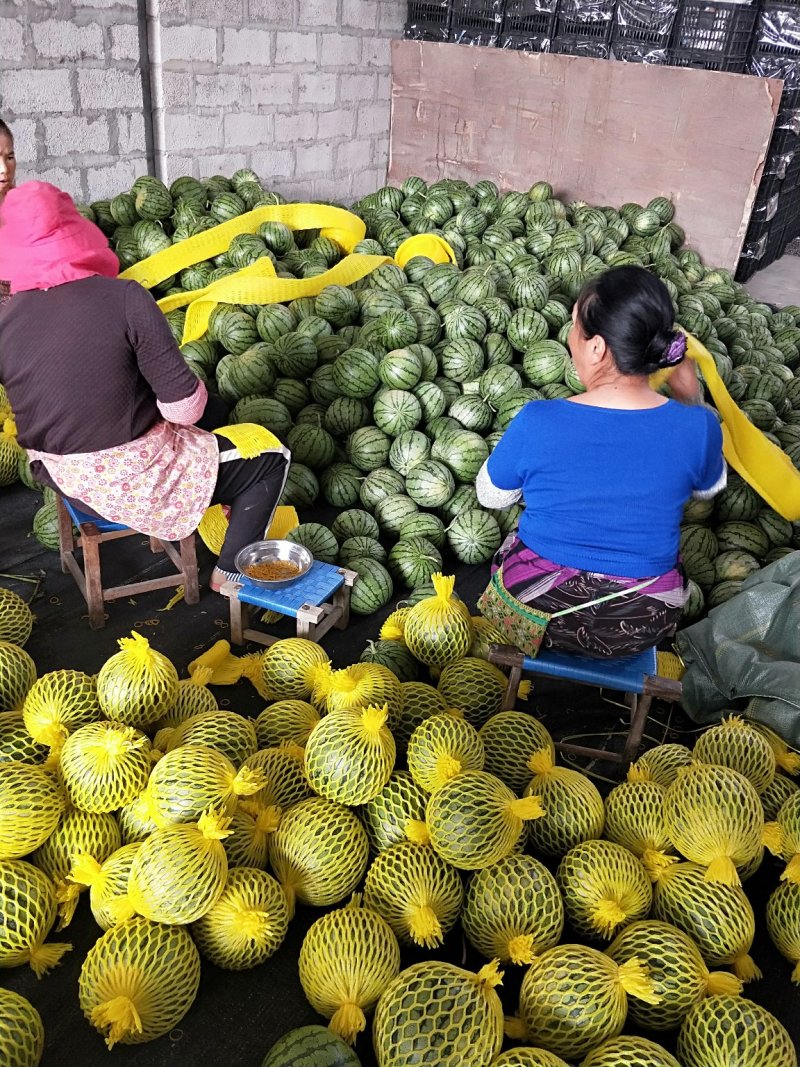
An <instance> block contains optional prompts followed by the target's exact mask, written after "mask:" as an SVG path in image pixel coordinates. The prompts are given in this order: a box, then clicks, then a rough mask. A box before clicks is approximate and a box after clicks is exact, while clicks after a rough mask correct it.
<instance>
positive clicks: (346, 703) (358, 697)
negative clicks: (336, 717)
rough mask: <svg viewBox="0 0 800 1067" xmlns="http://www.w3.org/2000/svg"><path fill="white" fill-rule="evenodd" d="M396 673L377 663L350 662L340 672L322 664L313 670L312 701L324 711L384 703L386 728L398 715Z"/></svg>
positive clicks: (400, 701)
mask: <svg viewBox="0 0 800 1067" xmlns="http://www.w3.org/2000/svg"><path fill="white" fill-rule="evenodd" d="M400 686H401V683H400V681H399V679H398V678H397V676H396V675H395V674H393V673H392V672H391V671H390V670H389V668H388V667H384V666H383V665H382V664H380V663H354V664H352V666H350V667H345V668H344V669H343V670H340V671H331V670H330V669H328V668H327V665H325V667H323V668H321V669H320V670H319V671H318V672H317V685H316V687H315V689H314V700H315V701H316V702H317V703H319V702H321V701H324V707H325V710H326V711H328V712H334V711H356V710H358V709H359V708H367V707H370V706H371V705H372V706H374V707H382V706H383V705H384V704H386V706H387V708H388V712H389V726H390V728H391V727H392V726H393V725H394V723H395V722H397V720H398V718H399V717H400V712H401V708H402V689H401V687H400Z"/></svg>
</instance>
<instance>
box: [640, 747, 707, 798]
mask: <svg viewBox="0 0 800 1067" xmlns="http://www.w3.org/2000/svg"><path fill="white" fill-rule="evenodd" d="M691 762H692V753H691V750H690V749H688V748H687V747H686V745H656V747H655V748H651V749H649V750H648V751H647V752H645V754H644V755H643V756H640V757H639V759H638V760H636V762H635V763H632V764H631V765H630V767H629V768H628V781H629V782H658V784H659V785H663V786H664V788H665V789H667V788H668V787H669V786H671V785H672V783H673V782H674V781H675V779H676V778H677V777H678V771H679V770H680V769H681V768H682V767H688V766H689V765H690V763H691Z"/></svg>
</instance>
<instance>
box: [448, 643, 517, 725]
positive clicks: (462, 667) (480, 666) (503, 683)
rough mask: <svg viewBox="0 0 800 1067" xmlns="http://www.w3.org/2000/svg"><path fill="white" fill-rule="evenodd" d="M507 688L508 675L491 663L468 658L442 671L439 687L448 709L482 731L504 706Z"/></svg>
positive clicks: (457, 661)
mask: <svg viewBox="0 0 800 1067" xmlns="http://www.w3.org/2000/svg"><path fill="white" fill-rule="evenodd" d="M507 685H508V679H507V678H506V676H505V675H504V674H503V672H502V671H501V670H498V668H497V667H495V666H494V665H493V664H492V663H487V662H486V660H485V659H475V658H474V657H472V656H465V657H464V658H463V659H459V660H456V662H455V663H449V664H448V665H447V666H446V667H444V668H443V670H442V673H441V674H440V675H439V682H438V686H437V688H438V690H439V692H440V693H441V694H442V696H443V697H444V699H445V702H446V703H447V706H448V707H450V708H459V709H460V710H461V711H463V713H464V718H465V719H466V720H467V722H470V723H472V725H473V726H475V727H476V728H479V727H481V726H483V724H484V723H485V722H486V720H487V719H488V718H489V717H490V716H492V715H495V714H497V712H498V711H499V710H500V708H501V707H502V704H503V698H504V696H505V694H506V687H507Z"/></svg>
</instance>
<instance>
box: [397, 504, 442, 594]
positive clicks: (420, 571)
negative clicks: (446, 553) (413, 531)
mask: <svg viewBox="0 0 800 1067" xmlns="http://www.w3.org/2000/svg"><path fill="white" fill-rule="evenodd" d="M408 517H409V516H406V518H405V520H404V521H407V519H408ZM401 526H402V523H401ZM441 570H442V556H441V553H440V552H439V549H438V548H437V547H436V545H434V544H433V543H432V542H431V541H428V540H427V539H426V538H425V537H419V536H412V537H405V538H402V539H401V540H399V541H398V542H397V544H396V545H395V546H394V547H393V548H392V550H391V552H390V553H389V571H390V573H391V575H392V577H393V578H394V579H395V581H398V582H402V584H403V585H407V586H410V587H411V588H412V589H413V588H415V587H416V586H418V585H422V583H423V582H428V581H430V579H431V575H433V574H436V573H437V572H441Z"/></svg>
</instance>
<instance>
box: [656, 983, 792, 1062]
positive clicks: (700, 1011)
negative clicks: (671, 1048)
mask: <svg viewBox="0 0 800 1067" xmlns="http://www.w3.org/2000/svg"><path fill="white" fill-rule="evenodd" d="M677 1052H678V1059H679V1060H680V1062H681V1064H682V1065H683V1067H732V1065H733V1064H737V1065H738V1064H741V1065H742V1067H797V1052H796V1051H795V1047H794V1042H793V1041H792V1039H791V1037H790V1036H789V1034H788V1032H787V1031H786V1029H785V1027H784V1026H783V1025H782V1024H781V1023H779V1022H778V1020H777V1019H776V1018H775V1016H774V1015H772V1014H771V1012H768V1011H767V1009H766V1008H762V1007H761V1005H760V1004H754V1003H753V1001H752V1000H746V999H745V998H744V997H726V996H719V997H707V998H706V999H705V1000H702V1001H700V1003H699V1004H697V1005H696V1006H695V1007H694V1008H692V1010H691V1011H690V1012H689V1014H688V1015H687V1016H686V1018H685V1019H684V1021H683V1026H682V1027H681V1031H680V1033H679V1034H678V1049H677Z"/></svg>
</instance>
